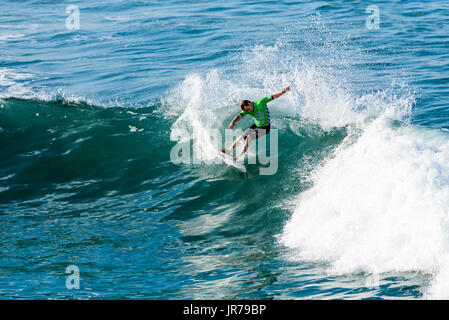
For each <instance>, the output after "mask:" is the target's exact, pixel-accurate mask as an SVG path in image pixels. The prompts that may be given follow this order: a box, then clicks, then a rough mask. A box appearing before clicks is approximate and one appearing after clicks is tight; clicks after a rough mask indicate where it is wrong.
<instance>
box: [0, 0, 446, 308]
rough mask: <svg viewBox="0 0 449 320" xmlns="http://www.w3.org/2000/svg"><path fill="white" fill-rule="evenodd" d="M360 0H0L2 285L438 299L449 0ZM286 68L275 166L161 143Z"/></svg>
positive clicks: (221, 116) (220, 116) (41, 292)
mask: <svg viewBox="0 0 449 320" xmlns="http://www.w3.org/2000/svg"><path fill="white" fill-rule="evenodd" d="M372 4H373V3H371V2H369V1H330V2H326V1H265V2H255V1H227V2H226V3H224V2H223V3H222V2H215V3H214V2H206V1H195V2H187V1H138V0H133V1H118V0H113V1H94V2H92V1H43V0H42V1H20V2H19V1H5V0H1V1H0V6H1V9H2V10H0V107H1V108H0V148H1V151H2V152H1V154H0V230H1V231H0V232H1V244H0V246H1V250H0V298H2V299H18V298H26V299H42V298H43V299H65V298H75V299H403V298H406V299H422V298H425V299H426V298H442V299H446V298H448V297H449V285H448V284H447V283H448V280H449V212H448V208H449V133H448V131H449V121H448V112H447V110H446V107H447V105H448V103H449V95H448V93H449V89H448V86H447V84H448V81H449V63H448V58H449V50H448V49H449V4H448V2H447V1H432V2H427V1H418V2H412V1H376V3H375V5H376V6H377V8H378V10H379V18H380V19H379V24H378V25H377V26H378V28H370V27H372V26H373V25H372V24H370V23H371V22H370V21H371V20H369V21H368V22H367V19H368V17H369V16H370V14H371V11H368V12H367V11H366V9H367V7H368V6H369V5H372ZM69 5H75V6H77V8H78V9H79V22H80V23H79V29H76V28H75V29H73V30H72V29H69V28H67V25H66V20H67V17H68V16H69V15H70V14H71V13H70V12H68V13H66V9H67V7H68V6H69ZM287 85H291V92H289V93H287V94H285V95H284V96H283V97H281V98H279V99H277V100H275V101H273V102H270V103H269V107H270V113H271V119H272V128H275V129H277V132H278V140H277V142H278V150H279V151H278V154H277V157H276V159H277V161H278V168H277V171H276V173H275V174H273V175H261V174H260V168H261V167H262V165H261V164H260V163H256V164H247V169H248V173H247V174H242V173H240V172H238V171H236V170H234V169H232V168H229V167H227V166H225V165H224V164H214V163H210V162H207V161H204V162H200V163H198V164H175V163H173V161H171V158H170V151H171V150H172V148H173V147H174V146H176V144H177V142H178V138H177V137H178V136H189V134H191V133H192V132H202V133H203V134H205V135H206V136H207V135H208V134H211V133H212V132H213V130H215V129H219V130H220V131H224V129H225V128H226V127H227V126H228V124H229V122H230V120H231V119H232V118H233V116H234V115H235V114H236V113H237V112H238V111H239V106H238V103H239V101H240V100H241V99H251V100H255V99H258V98H260V97H263V96H267V95H270V94H272V93H275V92H278V91H280V90H281V89H282V88H283V87H285V86H287ZM250 124H251V121H250V119H246V118H245V119H243V120H241V121H240V122H239V123H238V127H239V129H245V128H246V127H248V126H249V125H250ZM189 143H191V145H192V149H193V150H196V151H201V152H204V153H205V154H208V155H211V154H213V152H211V149H210V146H209V145H208V144H207V143H203V142H202V141H195V140H194V141H190V142H189ZM270 148H271V146H270ZM249 153H250V158H255V157H256V154H257V150H256V149H254V148H253V149H250V152H249ZM70 265H75V266H77V267H78V268H79V275H80V282H79V284H80V286H79V289H68V288H67V287H66V280H67V277H68V276H69V274H67V273H66V268H67V267H68V266H70Z"/></svg>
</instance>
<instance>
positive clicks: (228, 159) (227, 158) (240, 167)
mask: <svg viewBox="0 0 449 320" xmlns="http://www.w3.org/2000/svg"><path fill="white" fill-rule="evenodd" d="M218 154H219V156H220V157H221V158H222V159H223V161H224V163H226V164H227V165H228V166H231V167H234V168H236V169H237V170H239V171H241V172H246V167H245V166H244V165H243V164H241V163H238V162H236V161H234V160H232V157H231V156H230V155H229V154H226V153H223V152H221V151H218Z"/></svg>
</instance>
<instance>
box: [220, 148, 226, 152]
mask: <svg viewBox="0 0 449 320" xmlns="http://www.w3.org/2000/svg"><path fill="white" fill-rule="evenodd" d="M220 151H221V152H223V153H228V149H226V148H221V149H220Z"/></svg>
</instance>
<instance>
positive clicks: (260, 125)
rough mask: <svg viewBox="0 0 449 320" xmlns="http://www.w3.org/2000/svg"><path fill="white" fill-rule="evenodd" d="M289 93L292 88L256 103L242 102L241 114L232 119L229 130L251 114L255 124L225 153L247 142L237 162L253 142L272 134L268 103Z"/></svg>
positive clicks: (225, 149)
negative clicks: (240, 143) (242, 142)
mask: <svg viewBox="0 0 449 320" xmlns="http://www.w3.org/2000/svg"><path fill="white" fill-rule="evenodd" d="M287 91H290V86H288V87H286V88H284V89H282V91H281V92H278V93H275V94H273V95H271V96H269V97H264V98H262V99H259V100H256V101H249V100H242V101H240V109H241V110H242V111H240V113H239V114H238V115H236V116H235V117H234V119H232V121H231V123H230V124H229V127H228V129H233V128H234V127H235V123H236V122H237V121H239V120H240V119H242V118H243V117H244V116H245V115H247V114H249V115H250V116H251V117H253V118H254V124H253V125H252V126H251V127H249V128H248V129H246V131H245V132H243V134H242V135H241V136H240V137H238V138H237V139H236V140H235V141H234V142H233V143H232V145H231V147H229V148H226V147H225V148H221V152H223V153H231V152H232V150H234V148H235V147H236V146H237V144H239V142H240V141H242V140H245V145H244V147H243V149H242V151H241V152H240V154H239V155H237V156H236V157H233V158H232V160H233V161H236V160H237V159H238V158H239V157H240V156H242V155H243V154H244V153H245V152H246V151H247V150H248V148H249V145H250V143H251V141H253V140H256V139H258V138H260V137H263V136H265V135H267V134H268V133H269V132H270V127H271V125H270V111H269V110H268V107H267V103H268V102H270V101H271V100H274V99H276V98H279V97H280V96H282V95H283V94H284V93H286V92H287Z"/></svg>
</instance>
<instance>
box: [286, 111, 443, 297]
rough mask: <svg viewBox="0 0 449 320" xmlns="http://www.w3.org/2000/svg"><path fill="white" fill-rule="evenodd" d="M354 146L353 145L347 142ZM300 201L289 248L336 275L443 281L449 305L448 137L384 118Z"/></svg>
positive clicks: (439, 286) (439, 293)
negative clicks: (406, 275) (424, 276)
mask: <svg viewBox="0 0 449 320" xmlns="http://www.w3.org/2000/svg"><path fill="white" fill-rule="evenodd" d="M347 139H352V140H353V139H354V137H348V138H347ZM313 182H314V185H313V187H312V188H311V189H310V190H308V191H306V192H304V193H303V194H301V195H300V197H299V199H298V201H297V207H296V209H295V210H294V213H293V215H292V217H291V219H290V221H288V223H287V224H286V225H285V229H284V232H283V234H282V235H281V240H282V242H283V243H284V244H285V245H286V246H287V247H290V248H293V249H294V250H295V252H296V254H294V255H293V257H294V258H296V259H300V260H312V261H317V260H324V261H329V262H331V263H332V267H331V270H330V272H331V273H334V274H343V273H353V272H360V271H363V272H368V273H374V274H378V273H384V272H402V271H421V272H424V273H429V274H434V273H435V274H436V277H435V278H434V281H433V284H432V287H431V289H430V294H431V297H433V298H449V288H448V286H447V281H445V280H447V279H449V269H448V268H449V263H448V261H449V260H448V259H449V136H448V134H447V133H445V132H443V131H437V130H431V129H423V128H416V127H412V126H409V125H403V126H400V127H394V126H392V124H391V121H389V120H387V118H386V117H384V116H381V117H379V118H378V119H376V120H375V121H373V122H372V123H371V124H370V125H369V126H368V127H367V128H366V129H365V130H364V131H363V133H362V134H361V136H360V138H358V139H357V140H356V141H355V142H349V146H345V144H342V146H341V147H340V148H339V149H338V150H337V151H336V152H335V155H334V157H333V158H332V159H330V160H329V161H328V162H327V163H326V164H325V165H324V166H323V167H322V168H321V169H320V170H317V171H316V173H315V175H314V177H313Z"/></svg>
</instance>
